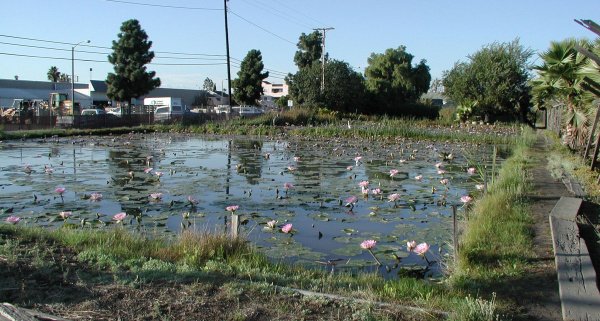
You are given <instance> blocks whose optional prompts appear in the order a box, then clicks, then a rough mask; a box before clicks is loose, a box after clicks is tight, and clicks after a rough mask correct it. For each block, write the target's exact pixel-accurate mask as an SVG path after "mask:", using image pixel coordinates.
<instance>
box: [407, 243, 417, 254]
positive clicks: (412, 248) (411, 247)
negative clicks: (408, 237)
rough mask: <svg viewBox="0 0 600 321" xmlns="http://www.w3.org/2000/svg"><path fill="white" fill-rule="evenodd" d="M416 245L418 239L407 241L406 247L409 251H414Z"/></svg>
mask: <svg viewBox="0 0 600 321" xmlns="http://www.w3.org/2000/svg"><path fill="white" fill-rule="evenodd" d="M415 247H417V242H416V241H414V240H412V241H408V242H406V249H407V250H408V251H409V252H412V250H414V249H415Z"/></svg>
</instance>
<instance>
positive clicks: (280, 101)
mask: <svg viewBox="0 0 600 321" xmlns="http://www.w3.org/2000/svg"><path fill="white" fill-rule="evenodd" d="M290 98H291V97H290V96H289V95H285V96H281V97H279V98H277V100H275V104H276V105H277V107H279V108H286V107H287V106H288V100H290Z"/></svg>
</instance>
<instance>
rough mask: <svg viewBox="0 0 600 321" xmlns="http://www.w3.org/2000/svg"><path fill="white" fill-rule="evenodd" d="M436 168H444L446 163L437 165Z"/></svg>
mask: <svg viewBox="0 0 600 321" xmlns="http://www.w3.org/2000/svg"><path fill="white" fill-rule="evenodd" d="M435 167H436V168H444V163H442V162H439V163H436V164H435Z"/></svg>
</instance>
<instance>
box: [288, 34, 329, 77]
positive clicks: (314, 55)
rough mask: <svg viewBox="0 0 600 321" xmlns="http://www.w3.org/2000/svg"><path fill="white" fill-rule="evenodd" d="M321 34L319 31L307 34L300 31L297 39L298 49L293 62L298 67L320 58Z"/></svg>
mask: <svg viewBox="0 0 600 321" xmlns="http://www.w3.org/2000/svg"><path fill="white" fill-rule="evenodd" d="M322 40H323V36H322V35H321V33H320V32H318V31H314V32H312V33H309V34H308V35H307V34H305V33H302V35H300V38H299V40H298V45H297V46H298V51H296V54H295V55H294V63H295V64H296V66H298V69H302V68H305V67H309V66H311V65H312V64H313V63H315V62H317V61H319V60H320V59H321V54H322V52H323V47H322V46H321V42H322Z"/></svg>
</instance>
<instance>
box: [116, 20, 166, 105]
mask: <svg viewBox="0 0 600 321" xmlns="http://www.w3.org/2000/svg"><path fill="white" fill-rule="evenodd" d="M117 37H118V41H114V40H113V43H112V49H113V53H112V54H110V55H108V61H109V62H110V63H111V64H113V67H114V71H115V72H114V73H109V74H108V77H107V78H106V83H107V84H108V89H107V92H106V95H107V96H108V98H110V99H114V100H117V101H126V102H128V108H127V114H131V100H132V99H133V98H138V97H140V96H142V95H145V94H147V93H148V92H150V91H151V90H152V89H154V88H156V87H159V86H160V78H155V77H154V76H156V72H154V71H149V72H147V71H146V64H148V63H150V62H151V61H152V59H153V58H154V52H153V51H151V50H150V48H151V47H152V41H148V35H147V34H146V31H144V29H142V27H141V26H140V23H139V22H138V21H137V20H135V19H131V20H127V21H125V22H123V24H122V25H121V32H120V33H119V34H118V35H117Z"/></svg>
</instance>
